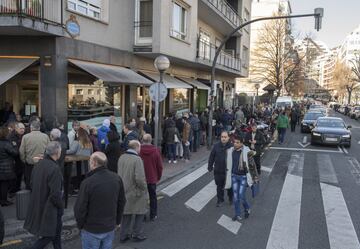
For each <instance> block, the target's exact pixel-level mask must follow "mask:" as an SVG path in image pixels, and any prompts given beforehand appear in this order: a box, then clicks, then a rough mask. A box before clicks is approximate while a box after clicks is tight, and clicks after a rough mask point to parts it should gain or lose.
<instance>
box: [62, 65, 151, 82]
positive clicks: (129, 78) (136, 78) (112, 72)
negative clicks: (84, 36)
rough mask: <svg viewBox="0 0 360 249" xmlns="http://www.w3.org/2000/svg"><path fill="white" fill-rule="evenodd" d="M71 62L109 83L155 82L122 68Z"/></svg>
mask: <svg viewBox="0 0 360 249" xmlns="http://www.w3.org/2000/svg"><path fill="white" fill-rule="evenodd" d="M69 62H71V63H72V64H74V65H75V66H77V67H79V68H81V69H83V70H84V71H86V72H88V73H89V74H91V75H94V76H95V77H96V78H98V79H100V80H103V81H104V82H107V83H124V84H138V85H151V84H152V83H153V82H151V81H150V80H148V79H146V78H145V77H143V76H141V75H139V74H137V73H136V72H134V71H132V70H130V69H128V68H125V67H120V66H113V65H106V64H100V63H94V62H88V61H80V60H73V59H69Z"/></svg>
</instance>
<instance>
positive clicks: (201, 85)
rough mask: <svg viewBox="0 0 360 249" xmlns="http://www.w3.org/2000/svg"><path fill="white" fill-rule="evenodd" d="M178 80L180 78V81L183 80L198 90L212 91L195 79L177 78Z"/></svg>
mask: <svg viewBox="0 0 360 249" xmlns="http://www.w3.org/2000/svg"><path fill="white" fill-rule="evenodd" d="M177 78H179V79H180V80H182V81H184V82H186V83H188V84H190V85H192V86H194V87H196V88H197V89H200V90H208V91H210V90H211V88H210V87H209V86H207V85H205V84H204V83H202V82H200V81H198V80H196V79H194V78H185V77H177Z"/></svg>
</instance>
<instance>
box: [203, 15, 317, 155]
mask: <svg viewBox="0 0 360 249" xmlns="http://www.w3.org/2000/svg"><path fill="white" fill-rule="evenodd" d="M311 16H314V17H320V14H316V13H314V14H305V15H293V16H272V17H262V18H258V19H254V20H251V21H248V22H246V23H243V24H242V25H240V26H239V27H237V28H235V29H234V30H233V31H231V32H230V33H229V34H228V35H227V36H226V38H225V39H224V40H223V41H222V42H221V44H220V46H219V47H218V48H217V50H216V53H215V56H214V60H213V62H212V67H211V79H210V82H211V91H210V105H209V122H208V130H209V131H208V149H211V146H212V120H213V112H214V110H213V108H214V99H215V96H214V90H215V70H216V62H217V59H218V57H219V54H220V52H221V50H222V48H223V47H224V46H225V43H226V42H227V41H228V40H229V39H230V38H231V37H232V36H233V35H234V34H235V33H236V32H238V31H239V30H240V29H242V28H243V27H245V26H247V25H249V24H251V23H254V22H259V21H266V20H275V19H289V18H300V17H311Z"/></svg>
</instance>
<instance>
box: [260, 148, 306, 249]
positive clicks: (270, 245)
mask: <svg viewBox="0 0 360 249" xmlns="http://www.w3.org/2000/svg"><path fill="white" fill-rule="evenodd" d="M297 159H300V160H298V161H296V160H297ZM303 164H304V154H296V153H293V154H292V155H291V159H290V162H289V169H288V172H289V173H288V174H287V175H286V178H285V182H284V185H283V188H282V191H281V195H280V199H279V203H278V206H277V208H276V213H275V217H274V220H273V224H272V226H271V231H270V235H269V239H268V242H267V245H266V249H279V248H286V249H297V248H298V243H299V226H300V208H301V193H302V168H303ZM300 171H301V176H297V175H292V174H290V173H293V172H295V173H300Z"/></svg>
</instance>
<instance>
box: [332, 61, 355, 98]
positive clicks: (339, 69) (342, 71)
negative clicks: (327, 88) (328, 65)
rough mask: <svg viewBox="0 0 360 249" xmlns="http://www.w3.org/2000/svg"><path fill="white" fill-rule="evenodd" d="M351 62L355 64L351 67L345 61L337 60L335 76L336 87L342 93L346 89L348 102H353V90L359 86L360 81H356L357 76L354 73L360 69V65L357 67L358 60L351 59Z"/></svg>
mask: <svg viewBox="0 0 360 249" xmlns="http://www.w3.org/2000/svg"><path fill="white" fill-rule="evenodd" d="M350 64H353V67H349V66H348V65H346V63H345V62H340V61H337V62H336V65H335V70H334V78H333V81H334V86H335V89H336V90H337V91H338V92H339V93H340V94H341V93H343V92H344V91H346V93H347V96H348V104H350V103H351V95H352V93H353V91H354V90H356V89H357V88H358V87H359V81H356V77H354V74H355V75H356V73H355V71H356V70H359V67H356V62H354V61H351V62H350ZM358 72H359V71H358ZM359 75H360V74H359ZM359 79H360V78H358V80H359Z"/></svg>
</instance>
